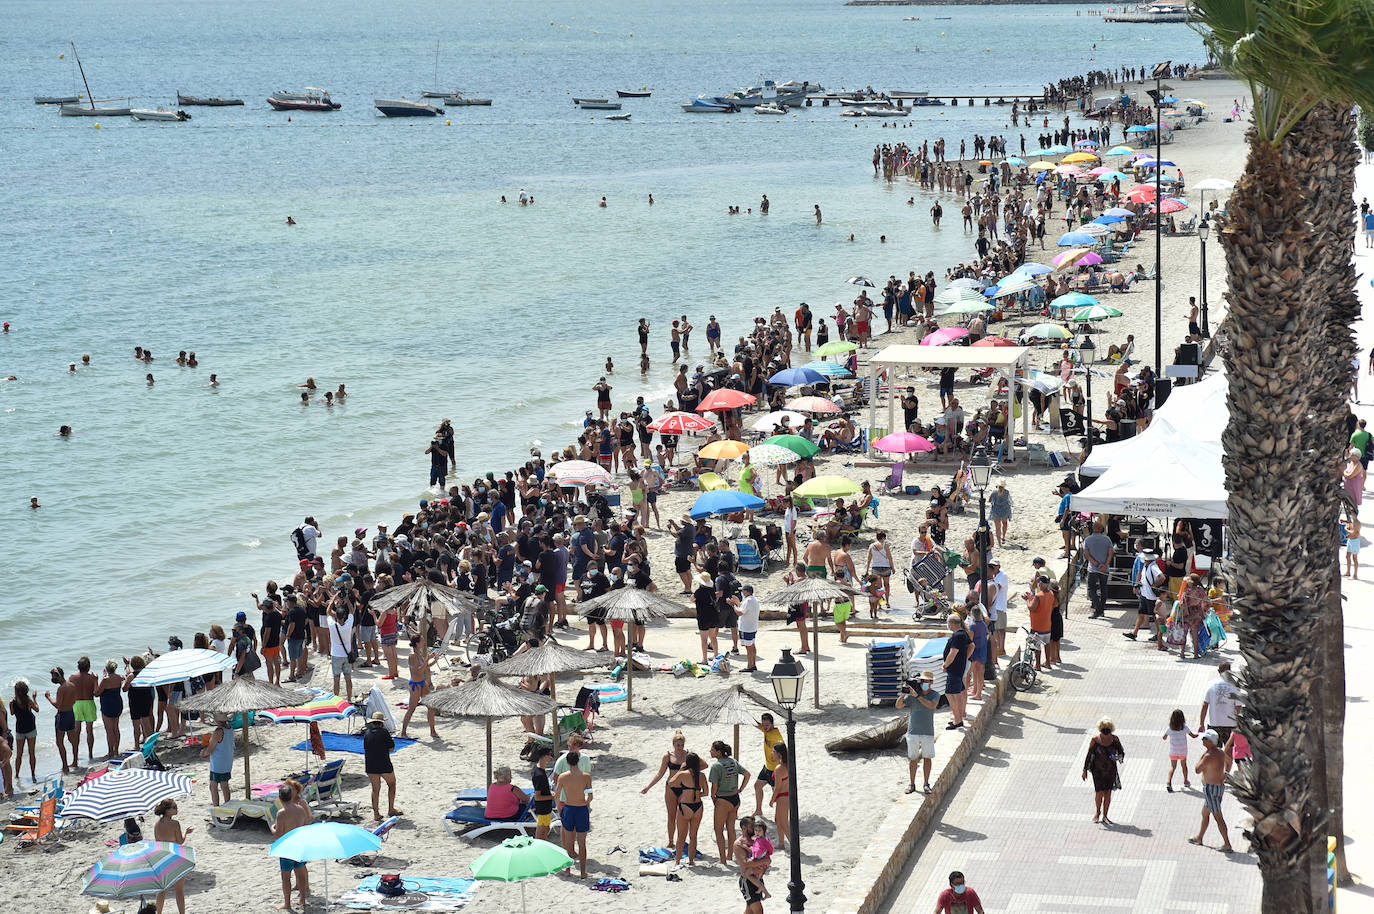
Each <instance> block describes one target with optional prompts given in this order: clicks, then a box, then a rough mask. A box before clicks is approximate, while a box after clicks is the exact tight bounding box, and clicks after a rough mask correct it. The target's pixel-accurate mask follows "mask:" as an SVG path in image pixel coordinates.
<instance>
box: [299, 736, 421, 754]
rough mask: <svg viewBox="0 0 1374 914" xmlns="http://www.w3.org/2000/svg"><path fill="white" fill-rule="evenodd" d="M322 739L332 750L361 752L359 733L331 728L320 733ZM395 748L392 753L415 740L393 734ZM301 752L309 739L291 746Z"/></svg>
mask: <svg viewBox="0 0 1374 914" xmlns="http://www.w3.org/2000/svg"><path fill="white" fill-rule="evenodd" d="M320 736H321V738H322V739H323V740H324V747H325V748H326V749H331V750H333V751H334V752H353V753H356V754H358V755H362V754H363V735H362V734H361V733H335V732H334V731H333V730H325V731H324V732H323V733H321V734H320ZM392 739H393V740H394V741H395V742H396V748H395V749H392V750H391V751H392V754H393V755H394V754H395V753H396V752H399V751H400V750H402V749H404V748H405V747H406V746H413V745H415V740H413V739H411V738H410V737H408V736H393V737H392ZM291 748H292V749H298V750H300V751H302V752H304V751H306V750H308V749H309V748H310V740H308V739H307V740H302V741H301V742H299V743H296V745H294V746H292V747H291Z"/></svg>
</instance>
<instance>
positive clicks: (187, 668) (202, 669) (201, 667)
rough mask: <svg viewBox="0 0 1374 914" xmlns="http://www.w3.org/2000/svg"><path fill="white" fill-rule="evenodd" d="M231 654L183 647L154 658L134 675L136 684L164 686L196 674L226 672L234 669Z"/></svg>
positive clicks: (183, 680)
mask: <svg viewBox="0 0 1374 914" xmlns="http://www.w3.org/2000/svg"><path fill="white" fill-rule="evenodd" d="M235 663H236V661H235V660H234V657H233V655H232V654H225V653H222V652H220V651H211V650H207V649H205V648H203V647H190V648H182V649H180V650H175V651H168V652H167V653H165V654H162V655H160V656H158V657H154V658H153V659H152V661H150V662H149V663H148V665H147V666H145V667H144V668H143V669H141V670H139V671H138V675H137V676H135V677H134V681H133V684H134V685H136V686H162V685H171V684H173V683H176V682H185V681H186V680H188V679H190V678H191V677H193V676H206V675H209V674H211V673H226V672H228V671H229V670H232V669H233V668H234V664H235Z"/></svg>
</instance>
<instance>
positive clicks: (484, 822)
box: [440, 803, 559, 840]
mask: <svg viewBox="0 0 1374 914" xmlns="http://www.w3.org/2000/svg"><path fill="white" fill-rule="evenodd" d="M440 821H441V822H442V823H443V826H444V830H445V831H447V832H448V833H449V834H450V835H452V836H453V837H455V838H463V839H465V840H472V839H473V838H481V837H483V836H484V835H488V834H492V833H500V832H515V833H516V834H520V835H530V834H533V833H534V829H535V821H534V804H533V803H530V804H528V805H526V806H525V808H524V809H523V810H521V813H520V816H519V817H518V818H516V819H488V818H487V814H486V811H485V810H484V808H483V807H482V806H457V807H454V808H453V809H450V810H449V811H448V812H446V813H444V817H443V819H441V820H440ZM558 827H559V820H558V817H557V816H554V817H553V823H552V824H551V825H550V826H549V828H550V830H552V829H555V828H558Z"/></svg>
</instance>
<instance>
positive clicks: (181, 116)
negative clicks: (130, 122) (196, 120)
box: [129, 108, 191, 121]
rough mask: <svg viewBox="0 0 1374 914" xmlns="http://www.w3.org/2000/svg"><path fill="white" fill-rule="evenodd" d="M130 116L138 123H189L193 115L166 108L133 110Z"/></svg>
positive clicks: (130, 110)
mask: <svg viewBox="0 0 1374 914" xmlns="http://www.w3.org/2000/svg"><path fill="white" fill-rule="evenodd" d="M129 116H130V117H132V118H133V119H134V120H136V121H189V120H190V119H191V115H189V114H187V113H186V112H185V111H180V110H178V111H168V110H167V109H166V108H131V109H129Z"/></svg>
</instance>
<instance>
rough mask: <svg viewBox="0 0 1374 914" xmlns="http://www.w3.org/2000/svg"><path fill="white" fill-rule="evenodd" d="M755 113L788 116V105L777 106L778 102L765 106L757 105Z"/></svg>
mask: <svg viewBox="0 0 1374 914" xmlns="http://www.w3.org/2000/svg"><path fill="white" fill-rule="evenodd" d="M754 113H755V114H786V113H787V106H786V105H779V104H777V103H776V102H769V103H767V104H764V105H756V106H755V107H754Z"/></svg>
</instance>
